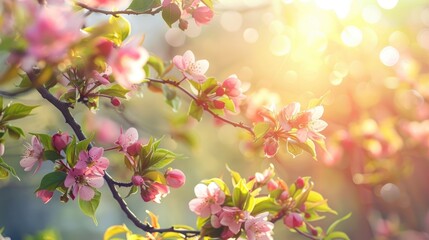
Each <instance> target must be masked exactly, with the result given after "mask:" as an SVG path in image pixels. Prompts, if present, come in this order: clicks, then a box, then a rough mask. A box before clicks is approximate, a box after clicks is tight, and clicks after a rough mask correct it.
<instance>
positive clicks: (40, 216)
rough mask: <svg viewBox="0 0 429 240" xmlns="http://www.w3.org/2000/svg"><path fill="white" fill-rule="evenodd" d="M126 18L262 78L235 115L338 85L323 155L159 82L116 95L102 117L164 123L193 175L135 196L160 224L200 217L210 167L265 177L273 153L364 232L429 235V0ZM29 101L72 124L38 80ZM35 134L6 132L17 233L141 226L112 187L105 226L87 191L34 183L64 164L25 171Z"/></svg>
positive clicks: (234, 1)
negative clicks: (129, 95)
mask: <svg viewBox="0 0 429 240" xmlns="http://www.w3.org/2000/svg"><path fill="white" fill-rule="evenodd" d="M127 18H128V19H130V21H132V25H133V27H134V28H133V29H132V32H133V34H145V42H144V46H145V48H146V49H148V50H149V51H150V52H151V53H153V54H156V55H159V56H161V57H162V58H164V59H171V58H172V57H173V56H174V55H176V54H183V52H184V51H186V50H188V49H190V50H192V51H193V52H194V53H195V55H196V58H197V59H207V60H209V62H210V68H209V71H208V74H207V75H209V76H215V77H216V78H218V79H219V80H222V79H225V78H227V77H228V76H229V75H231V74H237V75H238V77H239V78H240V79H241V81H242V82H245V83H246V84H247V85H248V86H249V90H248V91H247V93H246V95H247V96H248V97H247V99H246V100H245V106H246V107H245V108H243V109H241V113H240V116H230V117H231V118H232V119H237V120H243V121H246V120H245V119H251V118H252V117H253V116H254V111H252V109H254V107H255V106H257V107H258V106H271V105H276V106H277V107H278V108H280V107H282V106H284V105H286V104H288V103H290V102H292V101H299V102H301V104H302V105H304V106H305V105H306V104H307V103H308V101H309V100H310V99H312V98H318V97H320V96H323V95H325V101H324V106H325V113H324V116H323V117H322V119H324V120H326V121H327V122H328V124H329V126H328V128H327V129H326V130H324V132H323V133H324V135H325V136H326V137H327V146H328V150H329V152H330V154H329V155H328V154H323V153H320V154H319V160H318V161H314V160H313V159H312V158H311V156H310V155H308V154H305V153H304V154H302V155H300V156H299V157H296V158H293V157H292V156H290V155H289V154H288V153H286V151H284V152H283V153H281V154H280V155H277V156H276V158H275V159H271V160H267V159H264V158H263V154H262V152H263V151H262V149H260V148H257V147H254V146H249V144H248V139H246V137H245V136H244V135H243V133H242V131H240V130H239V129H235V128H233V127H231V126H224V125H219V124H218V123H216V122H215V121H214V120H213V119H212V117H211V116H210V115H204V117H203V121H202V122H200V123H198V124H196V123H195V122H193V121H192V120H190V121H188V120H187V119H186V117H185V115H186V111H187V107H188V103H189V99H186V98H185V97H183V99H182V100H183V101H182V107H181V110H180V111H179V112H178V113H174V112H173V111H172V110H171V109H170V108H169V107H168V105H167V104H166V103H164V100H163V96H161V95H160V94H157V93H153V92H150V91H148V90H146V89H144V90H142V92H141V93H140V94H139V98H135V99H133V100H131V101H129V102H126V103H125V104H124V108H122V109H120V111H117V110H114V109H112V108H111V107H110V106H109V103H106V105H105V106H102V109H103V110H102V111H99V112H97V113H96V117H97V118H100V117H108V118H112V119H113V120H114V121H116V122H118V123H119V124H120V125H121V126H123V127H124V128H128V127H130V126H134V127H136V128H137V129H138V130H139V134H140V135H141V137H143V138H148V137H149V136H154V137H157V138H160V137H162V136H164V141H163V145H162V146H163V147H165V148H168V149H171V150H173V151H175V152H177V153H181V154H182V155H183V157H181V158H180V159H179V160H177V161H175V162H174V164H173V165H174V167H177V168H180V169H182V170H183V171H184V172H185V174H186V175H187V183H186V185H185V186H184V187H183V188H182V189H180V190H172V192H171V194H170V195H169V196H168V197H167V198H165V199H163V200H162V205H158V204H156V203H144V202H143V201H142V200H141V199H140V197H139V196H138V195H135V196H132V197H130V198H129V199H128V202H129V205H130V207H131V209H133V210H134V211H135V213H136V215H137V216H139V217H140V218H141V219H145V218H146V217H147V214H146V213H145V211H146V210H150V211H152V212H153V213H155V214H156V215H158V216H159V217H160V223H161V226H164V227H168V226H170V225H172V224H187V225H190V226H195V220H196V216H195V215H194V214H193V213H192V212H190V210H189V209H188V202H189V200H191V199H192V198H193V197H194V194H193V187H194V186H195V185H196V184H197V183H198V182H199V181H200V180H202V179H204V178H211V177H221V176H226V177H227V176H228V175H229V173H228V172H227V170H226V167H225V166H226V164H228V165H229V166H230V167H231V168H232V169H234V170H236V171H238V172H240V173H241V174H242V176H252V175H254V173H255V171H262V170H263V169H265V168H266V167H267V166H268V165H269V164H270V163H273V164H274V166H275V168H276V172H277V175H278V176H280V177H282V178H283V179H285V180H286V181H287V182H289V183H291V182H293V181H294V180H295V179H296V178H297V177H298V176H311V177H312V179H313V181H314V182H315V190H316V191H318V192H320V193H322V194H323V195H324V197H326V198H327V199H329V204H330V206H331V207H332V208H333V209H335V210H337V212H338V213H339V216H343V215H346V214H347V213H349V212H352V213H353V215H352V217H351V218H350V219H349V220H347V221H346V222H344V223H341V225H340V226H339V227H338V229H341V230H343V231H344V232H346V233H348V234H349V236H350V237H351V239H404V240H420V239H429V212H428V210H429V184H428V183H429V175H428V174H427V171H428V170H429V150H428V149H429V104H428V101H427V100H428V98H429V69H428V62H429V61H428V60H429V2H428V1H425V0H407V1H405V0H377V1H376V0H360V1H357V0H354V1H353V0H281V1H280V0H272V1H270V0H219V1H218V2H217V3H216V5H215V17H214V19H213V22H212V23H211V24H210V25H208V26H204V27H202V28H201V27H198V26H196V25H194V24H193V23H190V26H189V29H188V30H187V31H185V32H183V31H181V30H180V29H178V28H175V27H173V28H171V29H169V28H168V27H167V25H166V24H165V23H164V22H163V21H162V19H161V17H160V16H153V17H152V16H135V17H127ZM103 19H104V18H103V17H100V18H92V19H91V21H94V22H96V21H100V20H103ZM4 57H5V56H2V58H4ZM13 101H18V100H13ZM19 101H22V102H24V103H27V104H33V105H34V104H38V105H42V107H40V108H38V109H36V110H35V112H34V113H35V114H34V116H32V117H30V118H26V120H24V121H22V122H20V123H21V125H22V126H23V127H24V130H25V131H26V132H46V133H51V134H53V133H54V132H56V131H57V130H63V131H70V129H69V128H68V127H67V126H66V125H65V124H64V121H63V119H62V118H61V116H60V115H59V113H58V112H57V111H56V110H55V109H53V108H51V107H49V106H46V105H47V104H46V102H45V101H43V100H41V99H40V97H39V95H37V94H36V93H30V94H27V95H25V96H23V97H22V98H20V99H19ZM73 113H74V115H75V117H76V118H77V119H78V120H79V121H80V122H84V123H89V122H91V121H92V119H94V117H95V114H94V113H88V111H87V110H86V109H85V108H83V107H78V108H77V109H75V110H74V111H73ZM16 124H17V125H18V123H16ZM28 139H29V137H28V136H27V141H28ZM23 145H24V141H22V142H19V141H12V140H11V141H8V142H7V143H6V155H5V157H4V159H5V160H6V161H7V162H8V163H10V164H11V165H13V166H14V167H16V169H17V171H18V175H19V176H20V177H21V178H22V181H21V182H18V181H17V180H15V179H10V180H9V181H7V182H5V181H1V182H0V226H4V227H5V235H6V236H10V237H11V238H12V239H22V238H24V236H27V235H35V234H37V233H38V232H39V231H41V230H43V229H54V231H55V232H54V233H52V234H56V235H58V236H61V239H65V240H67V239H100V238H101V236H102V234H103V233H104V231H105V230H106V228H107V227H109V226H111V225H115V224H122V223H125V224H127V226H128V227H130V229H132V230H136V229H135V228H134V227H133V226H132V224H131V223H130V222H129V221H128V220H127V219H126V218H125V217H124V214H123V213H122V212H121V211H120V210H119V208H118V206H117V204H116V202H115V201H114V200H113V198H112V197H111V195H110V194H109V191H108V189H107V187H106V186H105V187H103V189H102V192H103V193H104V194H103V196H102V200H101V203H100V207H99V209H98V211H97V218H98V221H99V225H98V226H97V227H95V226H94V224H93V222H92V220H91V219H90V218H87V217H85V216H84V215H83V214H82V213H81V212H80V211H79V208H78V205H77V202H73V201H69V202H68V203H67V204H63V203H60V202H59V200H58V199H53V200H52V201H51V202H49V203H48V204H47V205H44V204H43V203H42V202H41V201H39V200H38V199H36V197H35V196H34V193H33V192H34V190H35V188H36V187H37V186H38V184H39V182H40V179H41V176H43V173H48V172H50V171H51V169H52V165H49V164H44V167H43V168H42V170H41V172H40V173H39V174H37V175H31V174H28V173H24V172H23V171H22V168H20V167H19V160H20V158H21V157H20V156H21V155H22V153H23V151H24V149H25V148H24V146H23ZM282 149H285V147H282ZM107 156H108V157H109V159H110V161H111V162H112V163H113V164H115V162H116V163H117V167H116V169H115V165H113V166H112V170H111V171H110V172H112V173H114V174H115V173H118V175H117V176H115V177H117V178H121V173H120V171H117V170H118V169H117V168H118V167H119V164H120V163H121V162H122V160H121V159H119V158H117V155H107ZM115 157H116V158H115ZM226 177H225V178H226ZM226 179H227V178H226ZM336 218H338V216H329V217H327V218H326V219H325V220H322V221H320V223H319V224H320V225H322V226H329V224H330V223H331V222H332V221H333V220H334V219H336ZM275 228H276V229H275V230H276V231H275V235H274V239H288V238H289V239H301V238H300V236H297V235H296V234H291V233H289V232H288V231H287V230H286V229H285V228H284V227H283V225H282V223H277V224H276V227H275Z"/></svg>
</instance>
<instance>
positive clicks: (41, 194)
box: [36, 189, 54, 204]
mask: <svg viewBox="0 0 429 240" xmlns="http://www.w3.org/2000/svg"><path fill="white" fill-rule="evenodd" d="M52 196H54V192H53V191H49V190H44V189H43V190H39V191H37V192H36V197H38V198H40V199H41V200H42V202H43V203H44V204H46V203H48V202H49V201H51V199H52Z"/></svg>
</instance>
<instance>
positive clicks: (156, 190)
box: [140, 180, 170, 203]
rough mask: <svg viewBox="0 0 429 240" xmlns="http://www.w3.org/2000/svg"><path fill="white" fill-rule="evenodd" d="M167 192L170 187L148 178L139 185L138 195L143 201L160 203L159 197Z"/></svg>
mask: <svg viewBox="0 0 429 240" xmlns="http://www.w3.org/2000/svg"><path fill="white" fill-rule="evenodd" d="M169 192H170V189H169V188H168V186H167V185H164V184H162V183H159V182H153V181H151V180H148V181H144V183H143V184H142V185H141V193H140V195H141V197H142V199H143V200H144V201H145V202H149V201H153V202H156V203H161V198H162V197H165V196H167V194H168V193H169Z"/></svg>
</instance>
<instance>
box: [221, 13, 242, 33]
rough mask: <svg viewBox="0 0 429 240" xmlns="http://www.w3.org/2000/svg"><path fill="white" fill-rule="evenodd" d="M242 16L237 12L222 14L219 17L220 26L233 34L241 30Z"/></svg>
mask: <svg viewBox="0 0 429 240" xmlns="http://www.w3.org/2000/svg"><path fill="white" fill-rule="evenodd" d="M242 23H243V16H242V15H241V14H240V13H239V12H235V11H228V12H224V13H223V14H222V16H221V17H220V24H221V25H222V27H223V28H224V29H225V30H226V31H228V32H235V31H238V30H239V29H240V28H241V25H242Z"/></svg>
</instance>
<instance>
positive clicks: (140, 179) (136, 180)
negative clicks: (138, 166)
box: [131, 175, 144, 186]
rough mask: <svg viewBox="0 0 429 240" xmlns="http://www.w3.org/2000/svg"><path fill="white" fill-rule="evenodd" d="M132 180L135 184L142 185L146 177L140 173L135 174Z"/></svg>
mask: <svg viewBox="0 0 429 240" xmlns="http://www.w3.org/2000/svg"><path fill="white" fill-rule="evenodd" d="M131 182H132V183H133V185H134V186H141V185H143V183H144V179H143V177H142V176H140V175H134V176H132V177H131Z"/></svg>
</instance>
